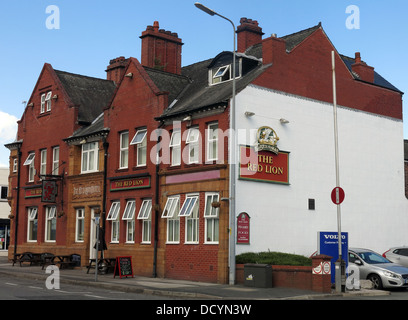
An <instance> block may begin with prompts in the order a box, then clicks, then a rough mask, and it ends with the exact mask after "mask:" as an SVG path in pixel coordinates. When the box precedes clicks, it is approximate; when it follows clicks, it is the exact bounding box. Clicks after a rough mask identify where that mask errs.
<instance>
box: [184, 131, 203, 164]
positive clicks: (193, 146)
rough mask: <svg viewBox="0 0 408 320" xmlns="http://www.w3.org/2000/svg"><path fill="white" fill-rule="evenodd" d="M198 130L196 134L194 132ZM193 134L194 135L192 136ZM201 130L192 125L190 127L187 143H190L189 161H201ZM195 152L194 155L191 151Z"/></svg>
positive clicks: (191, 162) (190, 162)
mask: <svg viewBox="0 0 408 320" xmlns="http://www.w3.org/2000/svg"><path fill="white" fill-rule="evenodd" d="M193 132H196V135H194V134H193ZM192 136H193V137H192ZM200 136H201V134H200V130H199V127H198V126H196V127H191V128H189V129H188V133H187V139H186V144H187V145H188V163H189V164H193V163H199V160H200ZM192 152H193V153H194V155H193V157H192V156H191V153H192Z"/></svg>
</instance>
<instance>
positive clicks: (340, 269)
mask: <svg viewBox="0 0 408 320" xmlns="http://www.w3.org/2000/svg"><path fill="white" fill-rule="evenodd" d="M331 58H332V76H333V119H334V149H335V150H334V151H335V163H336V188H337V189H339V188H340V174H339V142H338V127H337V93H336V68H335V53H334V51H332V52H331ZM337 229H338V231H337V232H338V235H337V237H338V242H339V243H338V252H339V259H338V260H337V261H336V263H335V269H336V270H335V287H336V292H345V284H344V283H345V262H344V260H343V257H342V243H341V242H342V240H341V209H340V203H338V204H337Z"/></svg>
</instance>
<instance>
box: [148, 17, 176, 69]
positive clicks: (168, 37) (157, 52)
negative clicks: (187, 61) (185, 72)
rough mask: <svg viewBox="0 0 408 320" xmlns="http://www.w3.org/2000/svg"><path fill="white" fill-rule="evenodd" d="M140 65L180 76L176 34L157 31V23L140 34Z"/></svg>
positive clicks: (161, 30)
mask: <svg viewBox="0 0 408 320" xmlns="http://www.w3.org/2000/svg"><path fill="white" fill-rule="evenodd" d="M140 38H141V39H142V59H141V60H142V61H141V63H142V65H144V66H146V67H150V68H155V69H160V70H163V71H166V72H171V73H175V74H181V47H182V45H183V43H182V42H181V39H180V38H179V37H178V35H177V33H173V32H171V31H166V30H163V29H159V22H158V21H155V22H154V24H153V26H148V27H147V28H146V31H143V32H142V36H141V37H140Z"/></svg>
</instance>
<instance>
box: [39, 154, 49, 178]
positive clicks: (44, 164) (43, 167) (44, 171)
mask: <svg viewBox="0 0 408 320" xmlns="http://www.w3.org/2000/svg"><path fill="white" fill-rule="evenodd" d="M46 174H47V149H41V150H40V175H46Z"/></svg>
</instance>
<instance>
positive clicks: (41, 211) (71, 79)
mask: <svg viewBox="0 0 408 320" xmlns="http://www.w3.org/2000/svg"><path fill="white" fill-rule="evenodd" d="M114 88H115V84H114V83H113V82H112V81H107V80H101V79H95V78H90V77H85V76H80V75H76V74H71V73H67V72H63V71H57V70H54V69H53V68H52V66H51V65H49V64H45V65H44V67H43V70H42V71H41V74H40V76H39V79H38V81H37V83H36V85H35V87H34V90H33V93H32V95H31V97H30V99H29V100H28V103H27V106H26V109H25V111H24V114H23V116H22V118H21V120H20V121H19V122H18V135H17V139H16V141H15V142H14V143H11V144H8V145H7V147H8V148H9V149H10V150H11V156H10V186H11V189H10V190H11V192H10V199H11V200H10V203H11V209H12V214H11V217H12V219H11V238H12V241H11V242H12V243H11V244H10V248H9V256H10V257H12V255H13V253H15V252H17V253H21V252H26V251H28V252H34V253H43V252H50V253H54V254H56V253H59V254H68V253H69V254H74V253H76V254H80V255H81V256H83V257H84V258H85V257H86V256H87V254H86V253H85V250H86V247H85V244H86V243H84V242H83V234H81V235H80V238H78V237H76V235H77V234H78V232H79V231H78V230H77V218H76V215H75V211H73V208H72V202H71V199H72V194H73V192H72V188H71V185H70V181H71V179H72V178H73V177H74V176H76V175H78V174H79V173H80V172H81V166H80V164H78V163H77V166H76V167H75V168H74V166H75V163H74V162H73V161H72V159H73V156H74V155H73V152H75V151H74V150H72V149H70V147H69V146H68V145H67V144H66V143H65V142H64V139H66V138H68V137H70V136H72V135H74V134H75V132H77V131H78V130H79V131H81V129H83V127H84V126H88V125H89V124H91V123H92V122H93V121H94V120H95V119H96V118H97V116H98V115H99V114H100V113H101V112H102V110H103V108H104V107H105V106H106V105H107V104H108V102H109V98H110V97H111V96H112V93H113V90H114ZM98 152H99V151H98ZM80 155H81V153H80V152H79V153H78V157H79V158H80ZM96 165H97V166H99V165H100V164H99V163H98V164H96ZM94 172H96V170H94ZM88 178H89V177H88ZM100 178H101V177H99V179H100ZM45 181H47V182H50V183H51V186H53V187H54V189H53V190H52V191H51V194H50V195H48V194H47V195H46V194H44V192H43V182H45ZM46 196H50V198H47V197H46ZM99 200H101V199H99ZM99 205H100V203H99Z"/></svg>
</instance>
